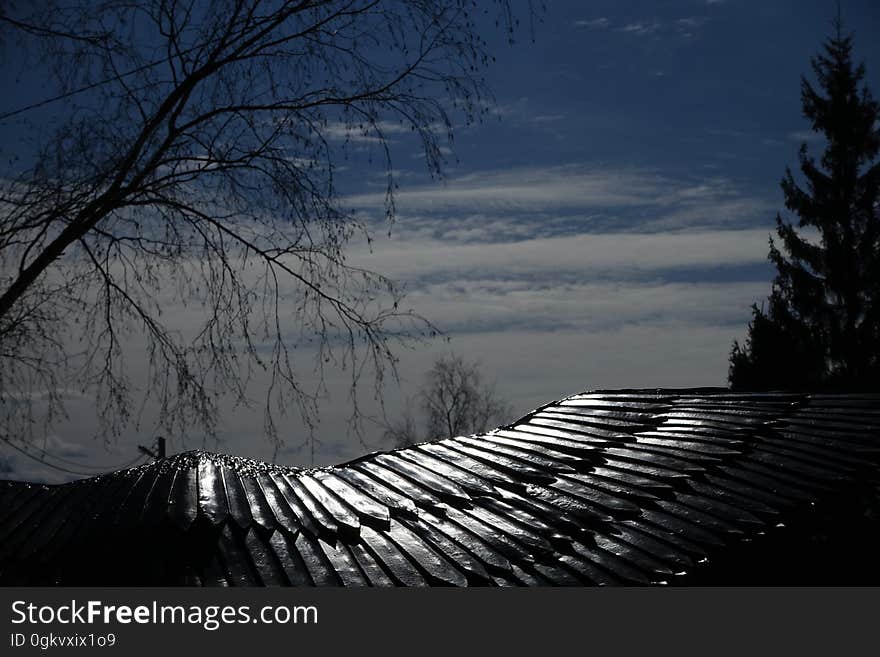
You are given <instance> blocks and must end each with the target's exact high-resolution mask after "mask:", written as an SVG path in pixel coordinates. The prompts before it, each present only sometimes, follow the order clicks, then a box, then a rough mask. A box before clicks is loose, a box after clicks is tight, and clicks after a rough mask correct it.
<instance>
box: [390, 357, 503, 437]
mask: <svg viewBox="0 0 880 657" xmlns="http://www.w3.org/2000/svg"><path fill="white" fill-rule="evenodd" d="M425 379H426V380H425V385H424V387H422V389H421V390H420V391H419V392H418V394H417V395H416V400H417V402H418V404H419V406H420V408H421V411H422V414H423V417H424V427H425V431H424V435H423V437H421V438H420V437H419V436H418V429H417V422H416V419H415V416H414V414H413V412H412V400H407V404H406V408H405V409H404V412H403V413H402V415H401V418H400V419H399V420H397V421H396V422H393V423H390V424H388V425H387V426H386V430H385V439H386V440H388V441H390V442H391V443H392V444H394V445H396V446H399V447H404V446H407V445H412V444H414V443H416V442H419V440H441V439H443V438H452V437H455V436H466V435H470V434H474V433H483V432H485V431H488V430H489V429H494V428H495V427H497V426H499V425H501V424H503V423H505V422H508V421H509V420H510V419H511V418H512V416H513V409H512V408H511V406H510V404H508V403H507V402H506V401H505V400H504V399H502V398H501V397H499V396H498V394H497V393H496V391H495V386H494V384H490V383H487V382H485V381H484V380H483V375H482V373H481V372H480V367H479V364H478V363H472V362H467V361H465V360H464V359H463V358H462V357H461V356H456V355H454V354H449V355H446V356H441V357H440V358H438V359H437V360H436V361H435V362H434V365H433V367H431V369H430V370H429V371H428V373H427V375H426V377H425Z"/></svg>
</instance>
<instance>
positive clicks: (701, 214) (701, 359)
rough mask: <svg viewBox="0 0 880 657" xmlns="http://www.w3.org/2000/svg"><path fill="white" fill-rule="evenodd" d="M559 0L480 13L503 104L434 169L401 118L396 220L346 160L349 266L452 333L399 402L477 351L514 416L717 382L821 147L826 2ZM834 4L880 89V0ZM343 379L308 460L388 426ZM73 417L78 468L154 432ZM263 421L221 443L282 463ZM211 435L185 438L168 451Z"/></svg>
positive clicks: (38, 469) (73, 399) (87, 408)
mask: <svg viewBox="0 0 880 657" xmlns="http://www.w3.org/2000/svg"><path fill="white" fill-rule="evenodd" d="M546 4H547V11H546V13H545V14H544V15H543V20H542V21H541V22H539V23H537V24H536V25H535V27H534V41H533V42H532V40H531V39H530V38H529V34H528V31H527V30H526V31H524V32H523V31H521V32H520V34H519V38H518V39H517V41H516V43H515V44H513V45H508V44H507V43H506V39H504V38H502V37H503V35H502V34H498V33H494V31H493V30H492V29H491V26H486V29H487V37H488V39H489V43H490V47H491V49H492V51H493V54H494V55H495V56H496V59H497V61H496V64H495V65H493V66H492V67H491V68H489V69H488V70H487V72H486V75H487V80H488V83H489V86H490V88H491V89H492V91H493V92H494V96H495V102H494V104H492V106H491V107H490V112H489V116H488V117H487V119H486V120H485V121H484V122H483V123H480V124H477V125H472V126H464V125H459V126H457V127H456V131H455V139H454V143H453V144H452V148H451V150H449V151H448V156H447V164H446V167H445V173H444V178H443V179H442V180H440V181H438V180H432V179H430V177H429V176H428V175H427V171H426V167H425V162H424V157H423V155H422V154H421V153H420V152H419V151H418V149H417V148H416V145H415V144H414V143H413V142H412V141H411V140H410V139H409V138H408V137H407V136H405V135H397V134H394V133H392V134H390V140H391V147H392V157H393V167H394V170H395V173H396V175H397V179H398V182H399V183H400V189H399V191H398V194H397V199H396V200H397V211H398V216H397V221H396V223H395V225H394V227H393V229H392V231H391V234H390V236H388V234H387V227H386V226H384V225H383V224H382V219H381V217H382V215H383V207H382V202H383V198H384V187H383V185H384V175H385V174H384V171H383V170H381V168H379V167H378V166H377V167H376V168H375V170H370V169H369V168H368V169H367V170H364V169H363V168H361V167H359V168H357V170H349V171H348V172H345V171H343V175H342V177H341V180H342V184H341V185H340V189H341V193H342V195H343V201H344V202H345V203H346V204H347V205H349V206H350V207H353V208H356V209H357V211H358V212H359V213H360V216H361V217H362V218H363V219H364V220H365V221H367V222H368V223H369V224H371V225H372V226H373V227H374V229H375V231H374V232H375V236H376V239H375V241H374V242H373V244H372V248H371V249H370V248H367V247H366V245H364V244H360V243H354V244H352V245H351V246H350V251H349V255H350V258H351V261H352V263H353V264H356V265H362V266H365V267H368V268H370V269H373V270H376V271H379V272H381V273H383V274H385V275H388V276H390V277H391V278H393V279H395V280H396V281H398V282H399V283H400V284H402V285H403V286H405V288H406V290H407V291H408V294H407V304H408V305H409V306H410V307H412V308H414V309H415V310H417V311H418V312H419V313H421V314H422V315H424V316H425V317H427V318H428V319H430V320H431V321H432V322H433V323H434V324H435V325H436V326H437V327H438V328H440V329H441V330H442V331H443V334H444V339H440V340H435V341H433V342H430V343H428V344H426V345H417V346H415V347H413V348H412V349H404V350H402V351H400V352H399V355H400V358H401V360H400V366H399V372H400V377H401V378H400V385H399V386H397V385H393V384H392V385H390V386H389V387H388V389H386V391H385V399H386V410H387V413H388V415H389V416H391V417H394V416H395V414H399V412H400V409H401V408H402V406H403V405H404V404H405V403H406V399H407V398H408V397H409V396H411V395H412V394H413V392H414V391H415V390H416V389H417V388H418V387H419V385H421V383H422V381H423V380H424V375H425V372H426V371H427V370H428V369H429V367H430V366H431V363H432V362H433V360H434V359H435V358H436V357H437V356H439V355H442V354H445V353H450V352H453V351H454V352H455V353H457V354H459V355H461V356H462V357H464V358H465V359H466V360H469V361H476V362H478V363H479V365H480V367H481V370H482V372H483V373H484V375H485V377H486V378H487V379H488V380H490V381H494V382H495V385H496V390H497V393H498V394H499V395H500V396H501V397H503V398H505V399H506V400H507V401H508V402H509V403H510V404H511V406H512V407H513V408H514V409H515V411H516V415H517V416H519V415H523V414H525V413H526V412H528V411H529V410H531V409H532V408H535V407H537V406H539V405H541V404H544V403H546V402H549V401H551V400H554V399H558V398H560V397H563V396H568V395H571V394H575V393H577V392H581V391H583V390H585V389H597V388H629V387H634V388H635V387H638V388H641V387H693V386H723V385H725V384H726V376H727V358H728V354H729V351H730V348H731V345H732V343H733V341H734V340H736V339H739V340H741V339H742V338H743V337H744V335H745V331H746V325H747V323H748V320H749V317H750V311H749V308H750V306H751V304H753V303H756V302H757V303H760V301H761V300H762V299H763V298H766V296H767V294H768V292H769V289H770V281H771V280H772V277H773V271H772V269H771V267H770V265H769V264H768V262H767V246H768V244H767V241H768V235H769V233H770V231H771V230H772V228H773V225H774V220H775V215H776V212H777V211H779V210H783V211H784V206H783V197H782V192H781V190H780V188H779V181H780V179H781V177H782V176H783V174H784V172H785V168H786V166H791V167H792V168H796V163H797V159H796V156H797V150H798V148H799V146H800V144H801V143H802V142H806V143H807V144H808V145H809V146H810V148H811V149H817V148H820V147H821V138H819V137H818V136H817V135H815V134H814V133H812V132H810V129H809V125H808V123H807V122H806V120H805V119H804V118H803V117H802V116H801V106H800V76H801V75H803V74H807V75H808V76H809V74H810V68H809V60H810V57H811V56H812V55H814V54H815V53H816V52H817V51H818V49H819V48H820V46H821V43H822V41H823V39H824V38H826V37H827V36H828V35H829V34H830V30H831V19H832V18H833V16H834V13H835V9H834V3H833V2H830V1H822V2H819V1H813V0H801V1H794V0H792V1H788V2H783V1H775V0H761V1H757V0H755V1H747V0H652V1H649V2H621V1H615V2H604V1H594V0H583V1H577V2H573V1H571V2H564V1H561V0H560V1H555V2H554V1H548V2H547V3H546ZM843 18H844V21H845V23H846V24H847V25H848V26H849V27H850V28H853V29H854V32H855V56H856V59H857V60H858V61H864V62H865V63H866V66H867V79H866V80H867V84H868V86H869V87H870V88H871V89H872V90H873V91H874V93H875V97H877V96H880V41H878V40H877V39H876V38H873V39H872V36H873V35H876V34H877V33H878V32H880V4H878V3H876V2H873V1H872V0H864V1H862V2H856V1H854V0H850V1H846V2H844V3H843ZM3 79H4V80H5V81H6V82H5V84H8V85H11V84H12V82H11V81H10V80H11V78H9V77H8V76H5V77H4V78H3ZM810 79H812V78H810ZM31 91H32V90H31ZM18 98H19V97H18V96H16V95H15V94H14V93H13V94H7V98H6V99H5V100H4V101H2V103H0V110H6V109H8V108H7V107H6V105H10V106H12V105H17V104H18V102H17V100H18ZM364 148H370V145H369V143H365V144H364ZM347 377H348V374H347V373H345V372H336V371H332V372H327V384H328V390H329V395H330V396H329V398H328V399H327V400H325V402H324V405H323V407H324V412H323V413H322V415H321V422H320V425H319V427H318V428H317V432H316V435H317V436H318V437H319V438H320V439H321V443H320V445H319V447H318V451H317V453H316V454H315V464H316V465H322V464H330V463H335V462H341V461H344V460H347V459H350V458H353V457H356V456H358V455H359V454H360V453H363V452H364V451H367V450H368V449H377V448H381V447H387V445H383V444H382V443H381V441H379V439H378V434H377V433H376V432H373V433H372V434H369V435H368V436H367V441H366V442H367V444H366V445H365V444H362V442H360V441H358V440H357V439H355V438H354V437H352V436H351V435H349V432H348V430H347V425H346V416H347V413H346V412H345V410H346V406H347V404H349V401H348V397H347V381H348V379H347ZM258 396H259V395H258V394H255V397H258ZM363 396H364V397H366V398H370V397H371V391H369V390H367V391H365V392H364V395H363ZM68 412H69V418H68V419H67V420H66V421H64V422H62V423H61V424H60V425H59V426H57V427H56V428H55V430H54V431H53V432H52V433H51V434H50V435H49V436H47V437H46V440H45V443H44V446H45V448H46V449H47V451H48V452H50V453H52V454H54V455H56V456H60V457H62V458H64V459H67V460H68V462H69V463H70V464H74V463H90V464H91V466H90V467H91V469H94V468H95V467H98V466H100V465H101V464H106V465H110V464H118V463H120V462H124V461H129V460H131V459H134V458H135V457H137V455H138V453H137V451H136V445H137V444H139V443H140V444H147V443H149V442H150V440H151V435H152V434H151V430H152V429H151V427H149V426H142V427H140V428H139V429H138V430H132V431H131V432H130V434H127V435H124V436H121V437H120V438H119V439H118V441H116V442H115V443H113V444H111V445H109V446H108V445H104V444H103V443H102V442H101V441H99V440H96V439H94V437H93V436H94V427H95V420H94V404H93V400H92V399H91V398H90V397H89V395H88V394H82V393H79V392H71V393H70V395H69V399H68ZM261 428H262V419H261V414H260V412H259V410H255V411H248V410H246V409H235V410H229V411H227V412H225V413H224V415H223V417H221V422H220V431H219V439H220V442H219V444H218V445H213V444H212V445H211V447H212V448H215V449H217V450H219V451H226V452H231V453H236V454H241V455H244V456H251V457H255V458H263V459H267V458H271V456H272V447H271V445H270V444H269V443H268V442H267V441H266V440H265V439H264V438H263V437H262V435H261ZM282 434H283V436H284V437H285V438H286V447H285V448H284V449H282V450H281V451H280V452H279V453H278V455H277V458H278V461H279V462H281V463H285V464H290V465H309V464H310V456H309V455H308V453H307V451H306V450H303V449H301V448H299V445H300V444H301V443H302V440H303V438H304V429H303V427H302V426H301V425H300V423H299V422H298V421H297V420H296V419H295V418H291V419H290V420H289V421H288V422H287V423H286V424H285V425H284V426H283V427H282ZM202 446H203V440H202V437H201V436H199V435H198V434H197V433H194V434H193V435H191V436H189V437H187V438H186V439H182V440H181V439H175V440H174V441H172V443H171V444H170V445H169V449H170V450H171V451H178V450H182V449H192V448H199V447H202ZM0 456H5V457H6V461H5V469H6V470H7V473H6V474H5V475H3V474H2V473H0V476H7V477H10V478H26V479H31V480H46V481H60V480H65V479H69V478H75V475H73V474H65V473H62V472H59V471H57V470H51V469H47V468H46V467H44V466H42V465H40V464H38V463H34V462H33V461H31V460H29V459H26V458H25V457H24V456H22V455H20V454H18V453H16V452H14V451H11V450H10V449H9V448H8V447H6V446H2V445H0ZM71 467H72V468H73V466H71Z"/></svg>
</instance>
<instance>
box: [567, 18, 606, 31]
mask: <svg viewBox="0 0 880 657" xmlns="http://www.w3.org/2000/svg"><path fill="white" fill-rule="evenodd" d="M573 24H574V26H575V27H585V28H587V29H591V30H604V29H605V28H607V27H608V26H610V25H611V21H610V20H609V19H608V18H606V17H605V16H602V17H600V18H592V19H589V20H578V21H575V22H574V23H573Z"/></svg>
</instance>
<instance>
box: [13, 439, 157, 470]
mask: <svg viewBox="0 0 880 657" xmlns="http://www.w3.org/2000/svg"><path fill="white" fill-rule="evenodd" d="M0 440H2V441H3V442H5V443H6V444H7V445H9V446H10V447H12V449H14V450H16V451H17V452H20V453H21V454H24V455H25V456H27V457H28V458H29V459H32V460H34V461H36V462H37V463H40V464H42V465H46V466H48V467H50V468H54V469H55V470H60V471H61V472H66V473H67V474H75V475H83V476H86V477H94V476H95V475H96V474H100V472H84V471H82V470H72V469H70V468H66V467H63V466H60V465H56V464H55V463H50V462H49V461H46V460H45V458H40V457H39V456H37V455H36V454H34V453H32V452H29V451H28V450H26V449H24V448H23V447H20V446H19V445H16V444H15V443H14V442H12V441H11V440H9V438H6V437H5V436H0ZM43 454H44V455H48V452H43ZM53 458H57V459H59V460H62V461H63V460H65V459H62V458H61V457H59V456H53ZM143 458H144V456H143V455H142V454H141V455H138V456H137V457H135V458H134V460H132V461H130V462H128V463H126V464H123V465H121V466H119V467H116V468H107V471H110V470H123V469H125V468H128V467H131V466H132V465H134V464H135V463H137V462H138V461H140V460H141V459H143ZM79 465H81V466H82V465H84V464H79ZM85 467H88V466H85Z"/></svg>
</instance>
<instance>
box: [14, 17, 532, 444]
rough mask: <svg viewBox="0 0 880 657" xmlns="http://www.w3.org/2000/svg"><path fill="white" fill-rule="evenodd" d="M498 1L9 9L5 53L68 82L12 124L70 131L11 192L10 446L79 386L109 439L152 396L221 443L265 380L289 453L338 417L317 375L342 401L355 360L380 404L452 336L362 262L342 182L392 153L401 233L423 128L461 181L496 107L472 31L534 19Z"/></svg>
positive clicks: (166, 415) (430, 151) (432, 158)
mask: <svg viewBox="0 0 880 657" xmlns="http://www.w3.org/2000/svg"><path fill="white" fill-rule="evenodd" d="M480 4H481V7H480V8H479V10H478V9H477V7H476V3H472V2H466V1H465V0H409V1H407V2H401V1H394V0H295V1H291V0H216V1H214V2H211V3H205V2H197V1H195V0H189V1H186V0H180V1H177V0H102V1H98V2H95V1H85V0H83V1H81V2H60V1H55V0H47V1H46V2H40V3H34V4H33V5H32V4H29V3H21V5H18V6H16V5H15V4H7V5H5V8H4V9H3V10H2V12H0V25H2V26H3V27H4V28H5V32H4V34H3V38H2V42H3V43H5V44H6V45H7V46H9V47H15V48H18V49H26V51H27V52H28V53H29V54H30V57H32V62H33V63H34V66H35V70H48V71H50V72H51V73H52V76H53V80H54V83H55V84H56V85H57V94H56V95H54V96H53V97H51V98H48V99H46V101H44V102H40V103H34V104H32V105H30V106H28V107H24V108H18V109H16V110H14V111H9V112H6V113H5V114H3V115H2V117H0V120H3V121H7V122H8V121H10V120H12V119H15V118H16V117H19V116H26V115H27V112H28V111H33V110H34V109H35V108H38V109H37V111H41V112H45V111H46V108H44V107H42V106H43V105H47V104H48V106H49V107H50V108H51V107H54V106H61V107H62V110H63V111H62V112H60V113H58V114H54V115H53V117H54V118H53V119H52V120H51V121H49V122H46V123H41V125H43V126H45V129H43V130H41V131H40V132H39V134H37V138H38V143H39V149H38V150H37V151H36V153H35V154H34V155H32V156H31V157H25V158H22V159H21V160H19V163H15V164H13V165H11V168H10V170H9V171H8V172H7V175H6V176H5V178H3V179H2V183H0V185H2V187H0V211H2V213H0V268H2V269H0V271H2V276H0V359H2V360H0V362H2V365H0V368H2V369H0V404H2V413H3V423H4V425H3V426H4V429H3V432H4V433H6V434H7V436H9V435H18V434H20V433H21V432H24V431H26V430H27V429H28V427H31V426H32V424H33V418H32V417H31V413H32V411H31V408H32V405H31V404H30V403H29V400H31V399H33V398H34V396H43V397H44V398H45V399H46V400H47V401H48V406H49V409H50V411H53V412H57V411H59V410H61V409H63V400H64V391H65V386H68V385H71V383H70V381H71V378H72V379H73V381H74V382H75V386H76V387H78V388H81V389H83V388H89V389H92V388H94V389H95V390H96V391H97V399H98V407H99V413H100V417H101V419H102V432H103V433H104V435H105V437H108V436H112V435H116V434H119V433H120V432H121V431H123V430H124V429H125V428H126V427H127V426H129V425H130V423H131V421H132V413H135V412H136V411H137V407H138V399H142V400H143V399H145V398H152V399H153V400H154V401H155V402H156V403H158V405H159V407H160V409H161V414H160V416H161V419H162V423H163V424H164V425H165V426H164V430H165V431H167V432H169V433H172V434H173V433H174V432H175V430H177V431H182V430H184V429H186V428H188V427H191V426H193V425H197V426H201V427H203V428H205V429H206V430H207V431H208V432H211V431H213V429H214V428H215V427H214V425H215V422H216V418H217V414H218V404H220V403H221V402H220V400H221V399H224V396H227V395H230V394H231V395H233V396H234V398H235V399H236V400H237V401H239V402H242V403H244V402H246V401H247V393H246V391H247V389H248V383H249V382H250V381H251V380H252V378H253V377H254V375H255V373H257V372H265V376H267V377H268V381H269V384H268V393H267V395H266V399H265V400H264V404H265V430H266V432H267V434H268V435H269V436H271V437H272V438H273V440H275V441H276V445H277V444H278V441H279V436H278V433H277V425H276V419H277V416H278V413H279V412H281V413H283V412H284V411H285V410H286V409H287V408H289V407H291V406H293V407H294V408H296V409H298V411H299V413H300V414H301V416H302V417H303V418H304V420H305V421H306V422H307V423H309V424H311V423H312V422H313V421H314V419H315V417H316V412H317V407H316V404H317V399H318V397H319V396H320V395H321V394H322V385H323V384H319V385H318V386H317V387H316V388H314V389H308V388H306V387H305V386H303V385H302V378H301V373H302V371H303V368H309V369H311V368H316V369H317V370H318V371H319V373H320V374H321V378H320V380H321V381H323V378H322V377H323V368H324V367H325V364H327V363H334V364H337V365H340V366H342V367H345V368H348V369H349V370H350V371H351V375H352V389H353V390H356V387H357V382H358V380H359V379H360V378H361V377H362V376H364V374H365V373H366V372H369V373H371V376H373V377H375V384H376V386H378V387H381V384H382V381H383V378H384V376H385V374H386V372H387V371H388V367H389V366H390V367H391V371H392V372H393V365H394V353H393V351H392V347H393V346H394V343H395V342H396V341H398V340H401V339H407V338H411V337H418V336H420V335H424V334H425V333H426V332H429V331H430V330H431V327H430V325H429V324H428V323H426V322H425V321H424V320H422V319H421V318H420V317H419V316H418V315H416V314H415V313H413V312H412V311H410V310H406V309H403V308H402V307H401V306H400V303H401V296H400V294H399V292H398V290H397V288H396V287H395V285H394V284H393V282H392V281H390V280H388V279H386V278H384V277H383V276H381V275H380V274H378V273H375V272H372V271H365V270H362V269H358V268H355V267H353V266H351V265H349V264H348V263H347V262H346V258H345V246H346V244H347V243H349V242H350V241H351V240H352V239H353V238H355V237H358V236H363V238H365V239H369V238H370V236H369V233H368V231H367V230H366V227H365V226H364V225H363V224H362V223H361V222H360V221H359V220H358V218H357V216H356V214H355V211H354V209H352V208H347V207H344V206H343V204H342V203H341V202H340V200H339V194H338V191H337V178H338V170H337V165H336V162H337V161H338V159H339V157H347V156H348V155H349V154H350V153H351V150H352V144H353V138H357V137H363V138H369V139H370V140H371V141H372V142H373V144H372V146H373V150H372V154H373V155H376V156H377V157H378V159H379V161H380V165H381V166H383V167H384V170H385V171H386V173H387V176H386V186H385V214H386V216H387V219H388V220H389V221H391V220H393V218H394V216H395V205H394V189H395V180H394V176H393V169H392V167H391V150H390V144H389V140H388V138H387V134H388V131H389V130H391V129H394V130H397V129H399V128H401V127H404V128H406V129H408V130H409V131H411V132H412V133H413V134H414V135H415V136H416V137H417V138H418V139H419V140H420V144H421V147H422V149H423V151H424V155H425V161H426V164H427V167H428V170H429V171H430V172H431V173H432V175H440V174H442V169H443V164H444V156H443V150H442V146H443V145H444V144H445V143H446V142H448V141H449V140H451V139H452V128H453V122H454V120H462V121H464V122H471V121H474V120H477V119H479V118H480V116H481V115H482V113H483V112H485V111H486V108H487V107H488V106H489V102H488V101H489V100H490V98H489V96H488V94H487V90H486V88H485V83H484V80H483V78H482V77H481V73H480V71H481V70H482V69H483V67H484V66H485V65H486V64H487V62H488V61H489V60H490V55H489V54H488V52H487V47H486V43H485V41H484V40H483V39H482V37H481V36H480V34H479V33H478V30H477V27H476V24H475V20H474V17H473V16H472V14H473V13H475V12H477V11H485V10H486V6H487V5H490V6H491V8H492V11H496V12H498V20H499V22H500V24H501V25H503V26H504V27H505V28H506V29H507V30H508V31H509V32H510V33H511V34H512V33H513V31H514V26H515V23H516V21H515V18H514V17H513V15H512V11H511V8H510V6H509V4H508V2H507V1H506V0H496V1H495V2H492V3H480ZM529 11H530V13H531V8H529ZM53 102H54V105H52V103H53ZM41 116H42V115H41ZM456 117H458V118H456ZM41 121H42V119H41ZM339 134H342V135H344V136H347V137H348V139H346V140H345V141H344V142H342V145H341V146H337V145H336V144H337V143H338V142H334V135H339ZM20 162H24V163H25V164H23V165H22V164H20ZM188 305H196V306H197V307H199V308H202V307H203V309H204V310H203V311H202V313H201V315H200V319H199V323H198V325H197V326H195V327H194V328H193V327H192V326H188V327H184V326H181V325H178V323H176V320H175V317H174V314H175V313H174V312H171V313H169V312H168V311H169V308H170V309H171V310H172V311H173V310H174V309H180V308H184V307H185V306H188ZM70 327H74V328H75V330H70ZM132 332H135V333H136V332H142V333H143V334H144V335H145V344H146V354H147V360H148V363H149V366H148V370H149V372H148V379H149V383H148V384H147V386H146V389H145V390H140V391H138V390H135V389H134V386H133V384H132V382H131V379H130V376H129V374H128V372H127V370H126V365H127V357H128V352H127V351H126V349H125V348H124V341H125V340H126V339H127V336H128V335H129V334H130V333H132ZM76 340H81V341H82V343H81V345H79V343H77V342H76ZM72 345H77V346H72ZM298 346H313V347H314V350H313V353H314V357H313V360H309V361H307V362H302V359H295V358H293V355H292V350H293V349H295V348H296V347H298ZM139 395H140V396H141V397H139ZM357 413H358V411H357V401H356V399H355V400H354V414H355V415H357ZM52 417H53V416H51V415H50V416H49V419H50V421H51V419H52Z"/></svg>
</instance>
